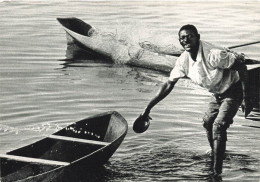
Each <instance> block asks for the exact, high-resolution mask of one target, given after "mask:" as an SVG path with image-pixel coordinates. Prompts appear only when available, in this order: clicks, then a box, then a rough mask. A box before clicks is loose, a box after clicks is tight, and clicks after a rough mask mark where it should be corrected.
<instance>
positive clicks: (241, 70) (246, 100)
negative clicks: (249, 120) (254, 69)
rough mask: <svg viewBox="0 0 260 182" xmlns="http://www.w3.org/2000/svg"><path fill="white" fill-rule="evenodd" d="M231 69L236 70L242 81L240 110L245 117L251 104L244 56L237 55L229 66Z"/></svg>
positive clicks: (249, 110)
mask: <svg viewBox="0 0 260 182" xmlns="http://www.w3.org/2000/svg"><path fill="white" fill-rule="evenodd" d="M231 69H235V70H237V72H238V74H239V77H240V81H241V83H242V89H243V102H242V105H241V107H242V110H243V112H245V117H247V115H248V114H249V113H250V112H251V111H252V105H251V102H250V95H249V85H248V71H247V67H246V65H245V61H244V57H243V56H237V58H236V60H235V63H234V64H233V66H232V67H231Z"/></svg>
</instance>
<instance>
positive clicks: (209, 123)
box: [203, 97, 220, 150]
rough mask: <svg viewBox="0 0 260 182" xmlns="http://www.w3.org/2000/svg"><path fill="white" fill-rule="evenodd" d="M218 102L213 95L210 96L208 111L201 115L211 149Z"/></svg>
mask: <svg viewBox="0 0 260 182" xmlns="http://www.w3.org/2000/svg"><path fill="white" fill-rule="evenodd" d="M219 107H220V104H219V103H218V102H217V101H216V99H215V97H212V98H211V101H210V103H209V105H208V108H209V109H208V111H207V112H206V113H205V116H204V117H203V127H204V128H205V129H206V134H207V139H208V142H209V145H210V147H211V149H212V150H213V132H212V129H213V123H214V121H215V119H216V118H217V115H218V112H219Z"/></svg>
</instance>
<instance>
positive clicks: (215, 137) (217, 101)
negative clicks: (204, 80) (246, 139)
mask: <svg viewBox="0 0 260 182" xmlns="http://www.w3.org/2000/svg"><path fill="white" fill-rule="evenodd" d="M240 104H241V98H236V97H235V98H230V97H217V98H214V97H213V98H212V100H211V102H210V104H209V110H208V111H207V112H206V114H205V116H204V118H203V122H204V123H203V126H204V127H205V128H206V131H207V137H208V140H209V143H210V146H211V148H212V149H213V155H214V172H215V173H216V174H221V173H222V165H223V158H224V154H225V150H226V141H227V132H226V130H227V128H229V126H230V124H232V123H233V118H234V116H235V115H236V112H237V110H238V108H239V106H240Z"/></svg>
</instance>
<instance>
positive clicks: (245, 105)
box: [241, 98, 253, 118]
mask: <svg viewBox="0 0 260 182" xmlns="http://www.w3.org/2000/svg"><path fill="white" fill-rule="evenodd" d="M241 108H242V111H243V112H244V113H245V118H246V117H247V116H248V114H250V112H251V111H252V109H253V106H252V103H251V101H250V99H249V98H244V99H243V101H242V104H241Z"/></svg>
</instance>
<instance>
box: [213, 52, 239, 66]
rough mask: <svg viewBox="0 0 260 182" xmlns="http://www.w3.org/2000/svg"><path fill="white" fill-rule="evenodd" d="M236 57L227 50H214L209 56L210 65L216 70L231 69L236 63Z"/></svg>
mask: <svg viewBox="0 0 260 182" xmlns="http://www.w3.org/2000/svg"><path fill="white" fill-rule="evenodd" d="M235 59H236V56H235V55H234V54H233V53H231V52H229V51H226V50H220V49H212V50H211V51H210V54H209V55H208V60H209V63H210V64H211V66H212V67H214V68H221V69H229V68H231V67H232V65H233V64H234V63H235Z"/></svg>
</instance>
